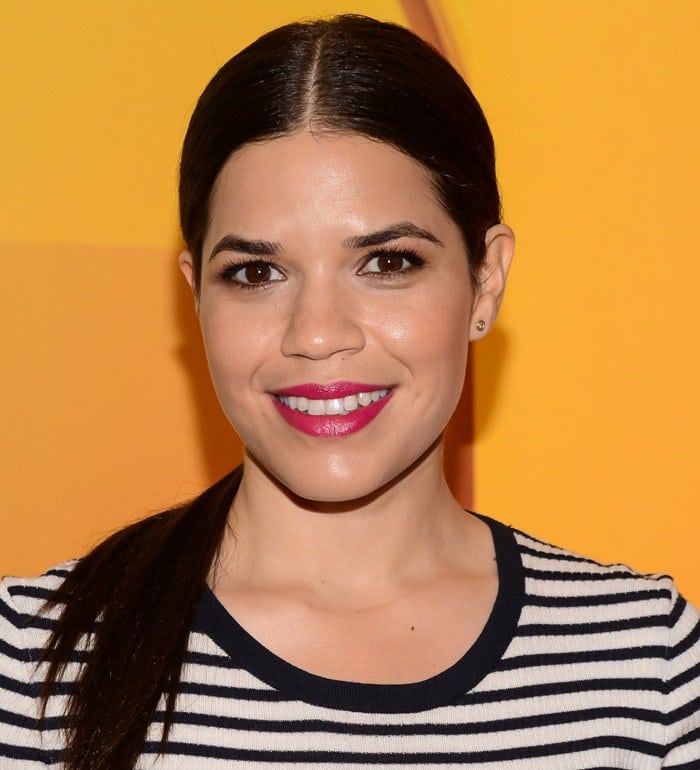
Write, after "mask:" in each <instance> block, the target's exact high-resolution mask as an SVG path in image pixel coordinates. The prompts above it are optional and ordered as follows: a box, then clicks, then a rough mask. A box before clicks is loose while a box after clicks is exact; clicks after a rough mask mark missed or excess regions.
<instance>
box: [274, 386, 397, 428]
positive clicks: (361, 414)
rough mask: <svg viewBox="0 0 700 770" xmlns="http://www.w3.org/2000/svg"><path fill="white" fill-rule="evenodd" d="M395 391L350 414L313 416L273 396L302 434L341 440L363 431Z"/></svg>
mask: <svg viewBox="0 0 700 770" xmlns="http://www.w3.org/2000/svg"><path fill="white" fill-rule="evenodd" d="M393 395H394V391H393V390H392V391H390V392H389V393H387V395H386V396H384V398H380V399H379V401H373V402H372V403H371V404H369V405H368V406H363V407H361V408H360V409H356V410H355V411H354V412H350V413H349V414H320V415H312V414H307V413H306V412H299V411H297V410H296V409H290V408H289V407H288V406H286V405H285V404H283V403H282V402H281V401H280V400H279V399H277V398H275V397H274V396H273V398H272V400H273V402H274V404H275V406H276V407H277V411H278V412H279V413H280V414H281V415H282V417H283V418H284V419H285V420H286V421H287V422H288V423H289V424H290V425H291V426H292V428H296V429H297V430H299V431H301V432H302V433H307V434H308V435H309V436H316V438H339V437H342V436H349V435H350V434H352V433H357V431H359V430H362V428H364V427H365V426H367V425H369V424H370V423H371V422H372V420H373V419H374V418H375V417H376V416H377V415H378V414H379V413H380V412H381V411H382V409H384V407H385V406H386V405H387V403H388V402H389V400H390V399H391V397H392V396H393Z"/></svg>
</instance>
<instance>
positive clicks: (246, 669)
mask: <svg viewBox="0 0 700 770" xmlns="http://www.w3.org/2000/svg"><path fill="white" fill-rule="evenodd" d="M486 521H487V522H488V523H489V525H490V526H491V529H492V532H493V536H494V542H495V545H496V555H497V561H498V570H499V592H498V597H497V599H496V603H495V605H494V608H493V611H492V613H491V616H490V618H489V620H488V621H487V623H486V626H485V627H484V629H483V632H482V633H481V635H480V637H479V638H478V639H477V641H476V642H475V644H474V645H472V647H471V648H470V649H469V650H468V651H467V652H466V653H465V655H464V657H463V658H462V659H461V660H459V661H458V662H457V663H456V664H454V665H453V666H452V667H450V668H449V669H448V670H446V671H444V672H442V673H441V674H439V675H437V676H435V677H433V678H431V679H428V680H425V681H423V682H419V683H415V684H403V685H372V684H359V683H353V682H339V681H334V680H330V679H325V678H323V677H319V676H315V675H312V674H309V673H307V672H304V671H302V670H300V669H298V668H295V667H294V666H291V665H290V664H288V663H286V662H285V661H283V660H282V659H280V658H278V657H277V656H275V655H274V654H273V653H272V652H270V651H269V650H267V649H266V648H264V647H263V646H262V645H260V644H259V643H258V642H257V641H256V640H255V639H253V638H252V637H251V636H250V635H248V634H247V633H246V631H245V630H244V629H243V628H242V627H241V626H239V625H238V624H237V623H236V621H235V620H234V619H233V618H232V617H231V616H230V615H229V614H228V612H227V611H226V610H225V609H224V608H223V606H222V605H221V604H220V603H219V602H218V600H217V599H216V598H215V596H214V595H213V594H212V593H211V591H209V590H208V589H205V591H204V592H203V594H202V598H201V601H200V604H199V607H198V611H197V615H196V618H195V622H194V626H193V629H192V632H191V634H190V642H189V650H188V654H187V657H186V660H185V665H184V668H183V675H182V682H181V686H180V692H179V695H178V700H177V707H176V713H175V721H174V725H173V729H172V732H171V737H170V739H169V741H168V744H167V748H166V752H165V753H164V754H163V755H160V756H159V755H158V750H159V739H160V734H161V727H162V718H163V708H162V706H163V704H161V708H159V710H158V713H157V715H156V719H155V720H154V723H153V724H152V725H151V727H150V729H149V734H148V736H147V741H146V744H145V745H144V749H143V752H142V755H141V758H140V759H139V762H138V765H137V767H138V768H144V769H145V768H150V767H154V768H157V769H158V770H184V769H185V768H187V769H188V770H192V769H193V768H202V770H205V769H206V770H214V769H215V768H224V767H229V766H231V767H240V768H268V767H290V768H291V767H295V768H300V767H332V768H344V769H345V770H347V769H348V768H363V767H375V766H378V765H381V766H385V767H387V766H388V767H396V768H398V767H429V768H438V767H457V766H467V765H468V766H469V767H470V768H474V770H495V768H507V769H508V770H525V769H527V770H535V769H536V770H612V769H613V768H615V770H625V769H626V768H629V769H630V770H631V769H632V768H634V769H635V770H652V768H675V770H681V769H684V770H690V768H696V769H697V768H700V619H699V618H698V614H697V612H696V611H695V610H694V609H693V608H692V607H691V606H690V605H688V604H687V603H686V602H685V601H684V600H683V598H681V597H680V596H679V595H678V593H677V591H676V589H675V587H674V585H673V583H672V581H671V579H670V578H668V577H666V576H663V575H650V576H644V575H639V574H637V573H635V572H633V571H632V570H630V569H629V568H627V567H625V566H622V565H610V566H604V565H601V564H598V563H596V562H594V561H591V560H589V559H584V558H581V557H579V556H576V555H574V554H572V553H570V552H568V551H565V550H562V549H560V548H556V547H554V546H551V545H547V544H545V543H543V542H541V541H539V540H536V539H534V538H532V537H529V536H527V535H525V534H523V533H521V532H518V531H516V530H512V529H509V528H508V527H505V526H504V525H502V524H498V523H497V522H494V521H492V520H490V519H486ZM69 569H70V564H66V565H62V566H60V567H58V568H56V569H53V570H51V571H49V572H47V573H46V574H45V575H43V576H41V577H39V578H36V579H32V580H23V579H17V578H6V579H5V580H4V581H3V582H2V584H1V586H0V768H2V770H11V769H13V770H15V769H19V768H22V769H23V770H29V769H30V768H40V767H46V766H49V767H53V768H60V767H61V746H62V732H61V714H62V709H63V706H64V704H65V697H66V696H65V692H66V689H67V687H68V686H69V683H66V686H65V687H64V688H63V689H62V690H61V691H60V692H59V693H58V694H56V695H55V696H52V698H51V699H50V701H49V706H48V710H47V715H48V722H47V723H46V725H45V728H44V730H43V732H40V731H39V730H37V728H36V718H37V713H38V691H39V687H40V682H41V681H42V670H41V668H37V666H36V661H37V658H38V655H39V653H40V650H41V649H42V646H43V645H44V644H45V640H46V637H47V634H48V632H49V630H50V627H51V622H52V621H51V618H50V616H49V617H41V616H39V614H38V610H39V608H40V606H41V604H42V601H43V600H44V599H45V598H46V597H47V596H48V595H49V593H50V591H51V590H52V589H53V588H55V587H56V586H57V585H58V584H59V583H60V581H61V579H62V577H63V576H64V575H65V574H66V572H67V570H69ZM78 665H79V664H78V663H75V664H71V665H70V666H69V667H68V669H67V673H66V677H67V678H68V679H70V678H71V677H74V676H75V675H76V671H77V666H78Z"/></svg>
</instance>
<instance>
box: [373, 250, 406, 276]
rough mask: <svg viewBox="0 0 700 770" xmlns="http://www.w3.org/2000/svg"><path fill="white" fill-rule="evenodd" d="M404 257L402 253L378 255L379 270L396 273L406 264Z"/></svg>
mask: <svg viewBox="0 0 700 770" xmlns="http://www.w3.org/2000/svg"><path fill="white" fill-rule="evenodd" d="M403 263H404V258H403V257H402V256H401V255H400V254H382V255H381V256H380V257H377V271H378V272H380V273H395V272H396V271H397V270H401V269H402V268H403V266H404V264H403Z"/></svg>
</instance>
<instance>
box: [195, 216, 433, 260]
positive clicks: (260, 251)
mask: <svg viewBox="0 0 700 770" xmlns="http://www.w3.org/2000/svg"><path fill="white" fill-rule="evenodd" d="M398 238H422V239H423V240H425V241H430V243H435V244H437V245H438V246H442V241H441V240H440V239H439V238H438V237H436V236H435V235H433V234H432V233H431V232H430V231H429V230H424V229H423V228H422V227H418V226H417V225H414V224H413V222H397V223H396V224H394V225H389V226H388V227H383V228H382V229H381V230H375V232H373V233H367V234H366V235H353V236H351V237H350V238H346V239H345V241H344V245H345V246H346V247H348V248H351V249H367V248H370V247H371V246H381V245H382V244H384V243H389V241H395V240H397V239H398ZM220 251H237V252H239V253H241V254H250V255H251V256H254V257H269V256H278V255H279V254H280V253H281V252H282V246H281V245H280V244H279V243H276V242H275V241H263V240H249V239H248V238H242V237H241V236H239V235H225V236H224V237H223V238H222V239H221V240H220V241H219V242H218V243H217V244H216V245H215V246H214V248H213V249H212V251H211V254H210V255H209V259H210V260H212V259H214V257H215V256H216V255H217V254H218V253H219V252H220Z"/></svg>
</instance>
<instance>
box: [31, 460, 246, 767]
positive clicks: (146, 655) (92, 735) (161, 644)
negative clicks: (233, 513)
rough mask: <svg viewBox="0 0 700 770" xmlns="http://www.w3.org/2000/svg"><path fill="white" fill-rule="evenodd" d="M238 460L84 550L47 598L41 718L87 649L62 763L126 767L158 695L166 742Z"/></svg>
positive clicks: (136, 753)
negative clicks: (55, 615) (52, 620)
mask: <svg viewBox="0 0 700 770" xmlns="http://www.w3.org/2000/svg"><path fill="white" fill-rule="evenodd" d="M242 473H243V469H242V466H240V467H238V468H236V469H235V470H234V471H232V472H231V473H230V474H228V475H227V476H225V477H224V478H223V479H221V480H220V481H218V482H217V483H216V484H214V485H213V486H212V487H210V488H209V489H207V490H206V491H205V492H203V493H202V494H201V495H199V497H197V498H195V499H194V500H192V501H191V502H189V503H186V504H184V505H182V506H179V507H177V508H175V509H173V510H169V511H164V512H162V513H158V514H155V515H154V516H150V517H149V518H147V519H144V520H143V521H139V522H137V523H135V524H132V525H130V526H128V527H126V528H124V529H122V530H120V531H119V532H116V533H115V534H114V535H112V536H111V537H109V538H107V540H105V541H104V542H102V543H101V544H100V545H98V546H97V547H96V548H95V549H94V550H92V551H91V552H90V553H89V554H87V555H86V556H85V557H83V558H82V559H81V560H80V561H79V562H78V563H77V565H76V566H75V568H74V569H73V570H72V571H71V573H70V574H69V575H68V576H67V577H66V579H65V581H64V582H63V584H62V585H61V586H60V587H59V588H58V589H57V590H56V591H55V592H54V594H53V595H52V596H51V598H50V599H49V600H48V601H47V602H46V604H45V609H47V610H48V609H51V608H53V607H56V606H59V605H62V609H61V614H60V617H59V619H58V620H57V622H56V625H55V627H54V629H53V632H52V634H51V636H50V638H49V641H48V643H47V645H46V648H45V650H44V651H43V654H42V657H41V661H40V662H42V663H44V662H45V663H48V668H47V675H46V680H45V682H44V684H43V686H42V690H41V714H42V719H43V718H44V715H45V713H46V706H47V702H48V699H49V697H50V696H51V695H52V694H53V693H54V691H55V689H56V688H57V685H58V684H59V682H60V680H61V678H62V677H63V675H64V673H65V670H66V666H67V664H68V663H69V662H70V661H71V660H74V659H75V650H76V649H77V648H78V646H79V642H80V640H81V638H82V637H84V636H86V637H87V639H88V648H89V652H88V653H87V658H86V660H85V662H84V663H83V664H82V665H81V668H80V673H79V675H78V678H77V680H76V682H75V684H74V685H73V686H72V689H71V694H70V697H69V700H68V704H67V707H66V712H65V716H66V723H67V724H66V737H67V744H66V750H65V753H64V756H63V762H64V766H65V768H66V770H115V768H119V769H120V770H121V769H122V768H123V769H124V770H130V769H131V768H133V767H135V764H136V761H137V759H138V756H139V754H140V753H141V750H142V747H143V743H144V740H145V738H146V732H147V730H148V727H149V725H150V723H151V722H152V720H153V718H154V716H155V713H156V708H157V707H158V703H159V701H160V698H161V696H163V695H164V696H165V719H164V726H163V733H162V739H161V751H162V750H163V749H164V747H165V745H166V742H167V739H168V735H169V732H170V728H171V726H172V719H173V713H174V709H175V699H176V697H177V690H178V686H179V683H180V673H181V668H182V663H183V660H184V657H185V653H186V651H187V643H188V637H189V633H190V628H191V625H192V621H193V617H194V613H195V610H196V607H197V602H198V600H199V597H200V595H201V592H202V589H203V588H204V585H205V583H206V580H207V577H208V575H209V573H210V571H211V568H212V566H213V565H214V563H215V560H216V558H217V555H218V552H219V548H220V546H221V542H222V539H223V536H224V532H225V529H226V523H227V520H228V514H229V510H230V508H231V504H232V502H233V498H234V497H235V494H236V491H237V489H238V486H239V484H240V480H241V476H242Z"/></svg>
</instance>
